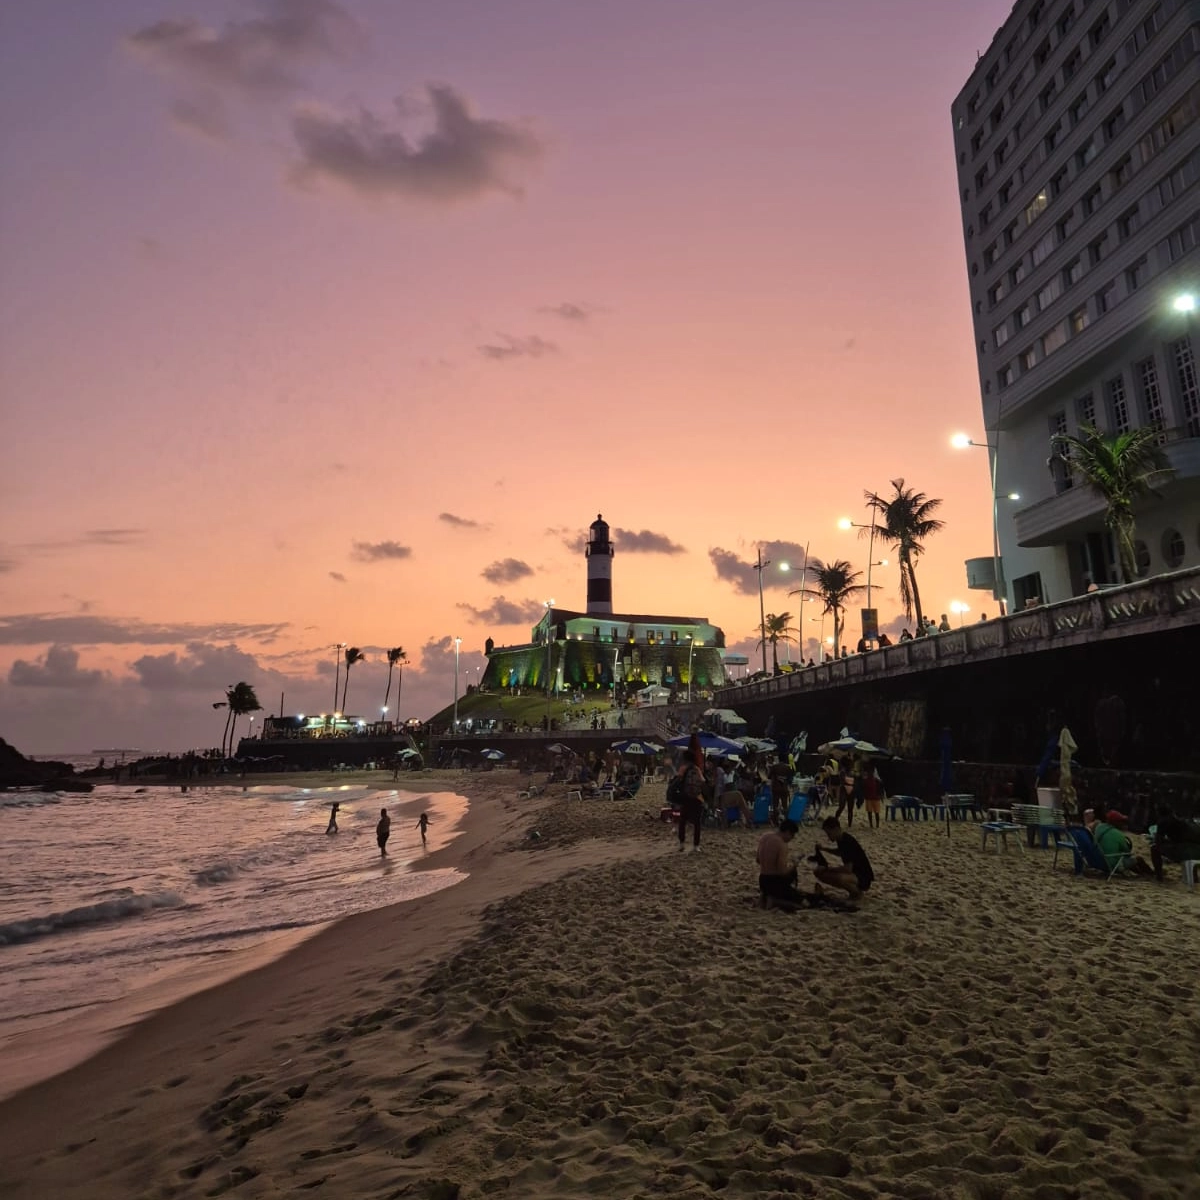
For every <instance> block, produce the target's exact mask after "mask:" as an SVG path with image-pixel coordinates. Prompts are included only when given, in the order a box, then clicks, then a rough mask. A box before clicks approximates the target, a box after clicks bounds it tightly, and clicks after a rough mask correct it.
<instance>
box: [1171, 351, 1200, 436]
mask: <svg viewBox="0 0 1200 1200" xmlns="http://www.w3.org/2000/svg"><path fill="white" fill-rule="evenodd" d="M1171 356H1172V358H1174V360H1175V375H1176V378H1177V379H1178V380H1179V407H1180V410H1181V412H1182V414H1183V426H1184V432H1185V433H1186V434H1187V436H1188V437H1200V381H1198V380H1197V376H1196V356H1195V354H1194V353H1193V352H1192V342H1191V339H1190V338H1180V339H1179V341H1177V342H1176V343H1175V344H1174V345H1173V346H1172V347H1171Z"/></svg>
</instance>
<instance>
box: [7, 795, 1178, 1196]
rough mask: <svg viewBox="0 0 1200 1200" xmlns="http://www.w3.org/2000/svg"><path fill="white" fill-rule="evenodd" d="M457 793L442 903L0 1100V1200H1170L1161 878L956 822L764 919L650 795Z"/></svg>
mask: <svg viewBox="0 0 1200 1200" xmlns="http://www.w3.org/2000/svg"><path fill="white" fill-rule="evenodd" d="M459 787H460V790H462V791H464V792H465V793H466V794H467V795H468V796H469V799H470V803H471V809H470V810H469V811H470V813H471V814H473V815H471V816H470V818H469V819H468V820H467V821H466V822H465V825H466V828H465V830H464V835H463V837H462V838H461V839H460V840H459V842H458V843H457V845H458V846H459V847H460V849H461V862H462V864H463V866H464V869H466V870H468V871H469V872H470V874H469V877H468V878H467V879H466V880H465V881H464V882H463V883H462V884H460V885H456V886H455V887H452V888H448V889H445V890H443V891H440V892H437V893H434V894H432V895H430V896H427V897H423V898H421V899H419V900H416V901H414V902H412V903H411V904H407V905H404V906H402V907H403V908H404V909H405V910H406V911H404V912H403V913H400V912H397V911H396V910H395V907H393V908H390V909H389V908H385V909H378V910H374V911H372V912H369V913H363V914H359V915H357V916H354V917H350V918H347V919H345V920H344V921H342V922H339V923H338V924H336V925H334V926H332V927H330V928H327V929H326V930H323V931H322V932H321V933H320V934H318V935H317V936H316V937H314V938H311V939H309V940H308V941H306V942H305V943H304V944H303V945H301V946H299V947H298V948H296V949H295V950H294V951H292V952H291V953H289V954H288V955H286V956H285V957H284V958H282V959H280V960H277V961H276V962H274V963H272V964H270V965H269V966H266V967H264V968H262V969H261V970H259V971H256V972H253V973H251V974H249V975H244V976H241V977H239V978H238V979H236V980H233V981H231V982H230V983H227V984H223V985H220V986H219V987H217V988H214V989H211V990H209V991H206V992H203V993H200V994H198V995H196V996H193V997H191V998H190V999H188V1000H186V1001H184V1002H183V1003H181V1004H179V1005H176V1006H173V1007H172V1008H169V1009H166V1010H163V1011H162V1012H160V1013H158V1014H156V1015H155V1016H154V1017H152V1018H151V1019H150V1020H149V1021H147V1022H145V1023H143V1024H142V1025H140V1026H138V1027H137V1029H136V1030H135V1031H134V1032H133V1033H132V1034H131V1035H130V1036H129V1037H127V1038H126V1039H124V1041H122V1042H121V1043H118V1044H117V1045H116V1046H114V1047H113V1048H111V1049H110V1050H109V1051H105V1052H104V1053H102V1054H101V1055H99V1056H97V1058H95V1059H92V1060H89V1061H88V1062H87V1063H85V1064H83V1065H82V1066H81V1067H79V1068H77V1069H75V1070H73V1071H71V1072H68V1073H67V1074H65V1075H61V1076H58V1077H56V1078H55V1079H53V1080H50V1081H47V1083H46V1084H44V1085H39V1087H36V1088H34V1089H30V1090H29V1091H27V1092H24V1093H22V1094H21V1095H19V1096H18V1097H16V1098H14V1099H13V1100H11V1101H9V1102H6V1103H5V1104H2V1105H0V1191H2V1192H3V1193H4V1195H5V1196H6V1197H8V1196H12V1197H13V1200H40V1198H43V1197H48V1196H54V1197H55V1198H56V1200H58V1198H62V1200H75V1198H78V1200H84V1198H85V1197H86V1198H87V1200H107V1198H109V1197H111V1198H112V1200H117V1198H118V1197H128V1196H130V1195H143V1196H161V1197H165V1196H172V1197H189V1198H190V1197H200V1196H210V1195H222V1194H225V1193H227V1192H230V1191H231V1189H234V1188H236V1189H237V1194H238V1195H240V1196H275V1195H296V1194H301V1193H302V1192H303V1191H305V1190H308V1189H315V1190H316V1191H317V1194H328V1195H335V1196H340V1195H353V1196H364V1197H384V1196H389V1197H390V1196H412V1197H414V1200H415V1198H418V1197H426V1198H428V1197H432V1196H442V1197H450V1196H454V1197H457V1198H458V1200H482V1198H483V1197H485V1196H491V1195H494V1194H498V1193H499V1194H508V1195H512V1196H520V1197H522V1198H523V1200H574V1197H584V1196H596V1195H601V1196H611V1197H614V1198H619V1200H628V1197H631V1196H640V1195H650V1194H653V1195H665V1196H677V1197H686V1198H688V1200H697V1198H700V1197H709V1196H711V1197H722V1198H725V1197H732V1196H748V1195H814V1196H822V1197H831V1198H833V1200H863V1198H864V1197H868V1196H873V1195H878V1196H880V1197H901V1196H905V1197H907V1196H911V1197H917V1196H920V1197H946V1198H947V1200H949V1198H951V1197H955V1198H958V1197H964V1196H976V1197H982V1196H989V1197H994V1198H995V1200H1000V1198H1001V1197H1013V1198H1015V1197H1018V1196H1020V1197H1025V1196H1029V1197H1033V1198H1034V1200H1050V1198H1051V1197H1055V1198H1057V1197H1060V1196H1061V1197H1068V1198H1069V1197H1076V1198H1077V1200H1078V1198H1081V1197H1084V1196H1086V1197H1088V1200H1092V1198H1093V1197H1097V1198H1100V1200H1107V1198H1109V1197H1113V1198H1115V1197H1118V1196H1129V1195H1146V1196H1154V1197H1156V1198H1162V1200H1187V1197H1189V1196H1190V1195H1191V1194H1192V1191H1193V1184H1194V1167H1195V1161H1196V1157H1197V1155H1200V1129H1198V1128H1197V1127H1196V1125H1195V1122H1194V1119H1193V1114H1194V1113H1195V1112H1196V1111H1197V1110H1198V1109H1200V1079H1198V1078H1197V1077H1196V1075H1195V1073H1194V1072H1192V1071H1191V1070H1190V1069H1189V1068H1188V1066H1187V1064H1188V1063H1189V1062H1190V1061H1192V1059H1193V1058H1194V1057H1196V1056H1198V1055H1200V1035H1197V1033H1196V1030H1195V1029H1194V1027H1193V1026H1194V1022H1193V1021H1192V1020H1191V1013H1192V1011H1193V1010H1194V1007H1195V1004H1196V1002H1197V1000H1198V999H1200V982H1197V981H1196V980H1195V978H1194V971H1193V970H1192V965H1193V963H1194V956H1195V937H1194V930H1195V921H1196V916H1197V911H1198V910H1197V907H1196V904H1197V897H1196V896H1194V895H1191V894H1189V893H1188V892H1187V891H1186V890H1185V889H1184V888H1182V886H1181V885H1180V883H1179V872H1178V870H1177V869H1176V870H1174V871H1172V872H1171V874H1170V876H1169V880H1170V882H1169V883H1167V884H1165V885H1157V884H1155V883H1154V882H1153V881H1147V880H1136V879H1135V880H1114V881H1112V882H1111V883H1109V882H1106V881H1103V880H1100V879H1090V878H1075V877H1074V876H1072V875H1071V873H1070V871H1069V869H1064V868H1063V865H1062V863H1061V861H1060V863H1059V867H1058V870H1057V871H1053V870H1052V869H1051V852H1048V851H1036V850H1031V851H1029V852H1027V853H1024V852H1018V851H1016V850H1015V848H1014V849H1013V852H1011V853H1009V854H1003V855H998V854H996V853H993V852H991V851H989V852H988V853H986V854H985V853H983V852H982V851H981V849H980V839H979V833H978V827H977V826H975V825H974V824H957V823H956V824H954V825H953V827H952V828H951V830H950V835H951V836H950V837H947V836H946V833H945V830H944V829H943V828H942V827H941V826H940V825H936V824H934V823H930V822H920V823H914V822H908V823H904V822H896V823H892V822H887V823H885V824H884V825H883V827H882V828H881V829H877V830H871V829H864V828H862V824H861V822H856V823H855V827H854V830H853V832H854V834H855V835H856V836H857V837H859V838H860V840H861V841H862V843H863V845H864V846H865V847H867V849H868V852H869V853H870V855H871V857H872V861H873V863H874V865H875V868H876V874H877V879H876V885H875V887H874V888H872V890H871V892H870V893H869V894H868V896H867V898H866V900H865V901H864V902H863V904H862V905H861V908H860V910H859V911H858V912H857V913H853V914H844V913H834V912H830V911H822V910H818V911H813V912H801V913H796V914H790V915H789V914H784V913H780V912H764V911H762V910H760V909H759V908H758V906H757V904H756V903H755V880H756V874H755V868H754V864H753V851H754V846H755V844H756V842H757V837H756V836H755V835H754V834H751V833H746V832H743V831H736V830H734V831H728V832H723V831H706V832H705V834H704V838H703V843H702V846H701V852H700V853H698V854H692V853H688V854H679V853H677V852H675V841H674V838H673V837H672V834H671V831H670V830H668V829H666V828H664V827H663V826H661V825H660V824H658V823H657V822H654V821H647V820H646V819H645V816H646V813H647V811H654V810H655V809H656V807H657V805H656V803H655V801H656V799H657V793H655V792H651V793H649V794H645V795H643V796H641V797H639V799H638V800H634V801H631V802H603V803H599V802H597V803H592V802H580V801H571V802H568V801H566V800H565V799H563V798H562V797H561V796H560V795H555V796H551V797H546V796H543V797H539V798H537V799H536V800H531V801H521V800H518V799H517V798H516V787H515V786H514V785H513V784H512V783H510V782H509V781H508V780H502V781H501V782H499V783H498V782H497V781H496V780H494V779H488V780H486V781H485V780H484V779H483V778H481V777H476V778H474V779H472V780H470V781H469V782H468V783H462V784H460V785H459ZM531 828H537V829H538V830H539V832H540V833H541V835H542V836H541V839H540V840H539V841H537V842H529V841H527V840H525V839H524V837H523V835H524V834H527V833H528V832H529V830H530V829H531ZM815 838H816V831H815V830H814V829H813V828H812V827H805V828H804V829H803V830H802V832H801V836H800V838H799V839H797V844H795V845H794V846H793V855H794V857H796V858H797V859H798V860H799V861H800V863H801V864H802V863H803V856H804V855H805V854H806V853H808V852H809V851H810V845H811V842H812V841H813V840H815ZM440 865H443V866H444V865H447V864H446V863H445V862H443V863H442V864H440ZM804 869H805V870H807V868H804ZM1131 1012H1134V1013H1137V1014H1139V1018H1140V1019H1139V1020H1138V1021H1137V1023H1136V1024H1133V1023H1131V1022H1130V1021H1129V1015H1130V1013H1131Z"/></svg>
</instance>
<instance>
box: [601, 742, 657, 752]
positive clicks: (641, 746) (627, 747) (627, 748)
mask: <svg viewBox="0 0 1200 1200" xmlns="http://www.w3.org/2000/svg"><path fill="white" fill-rule="evenodd" d="M612 749H614V750H615V751H616V752H617V753H618V754H657V753H658V751H659V749H660V747H658V746H656V745H654V743H653V742H643V741H642V740H641V739H640V738H627V739H626V740H625V741H623V742H613V744H612Z"/></svg>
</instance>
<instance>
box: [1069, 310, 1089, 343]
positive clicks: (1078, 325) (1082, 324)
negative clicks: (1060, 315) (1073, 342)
mask: <svg viewBox="0 0 1200 1200" xmlns="http://www.w3.org/2000/svg"><path fill="white" fill-rule="evenodd" d="M1070 324H1071V335H1072V336H1074V335H1075V334H1077V333H1082V332H1083V331H1084V330H1085V329H1086V328H1087V327H1088V310H1087V305H1086V304H1085V305H1084V306H1083V307H1082V308H1077V309H1076V310H1075V311H1074V312H1073V313H1072V314H1071V317H1070Z"/></svg>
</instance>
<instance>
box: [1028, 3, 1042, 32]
mask: <svg viewBox="0 0 1200 1200" xmlns="http://www.w3.org/2000/svg"><path fill="white" fill-rule="evenodd" d="M1045 15H1046V3H1045V0H1037V3H1036V4H1035V5H1034V6H1033V7H1032V8H1031V9H1030V10H1029V32H1030V33H1032V32H1033V31H1034V30H1035V29H1036V28H1037V27H1038V25H1039V23H1040V22H1041V19H1042V17H1044V16H1045Z"/></svg>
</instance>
